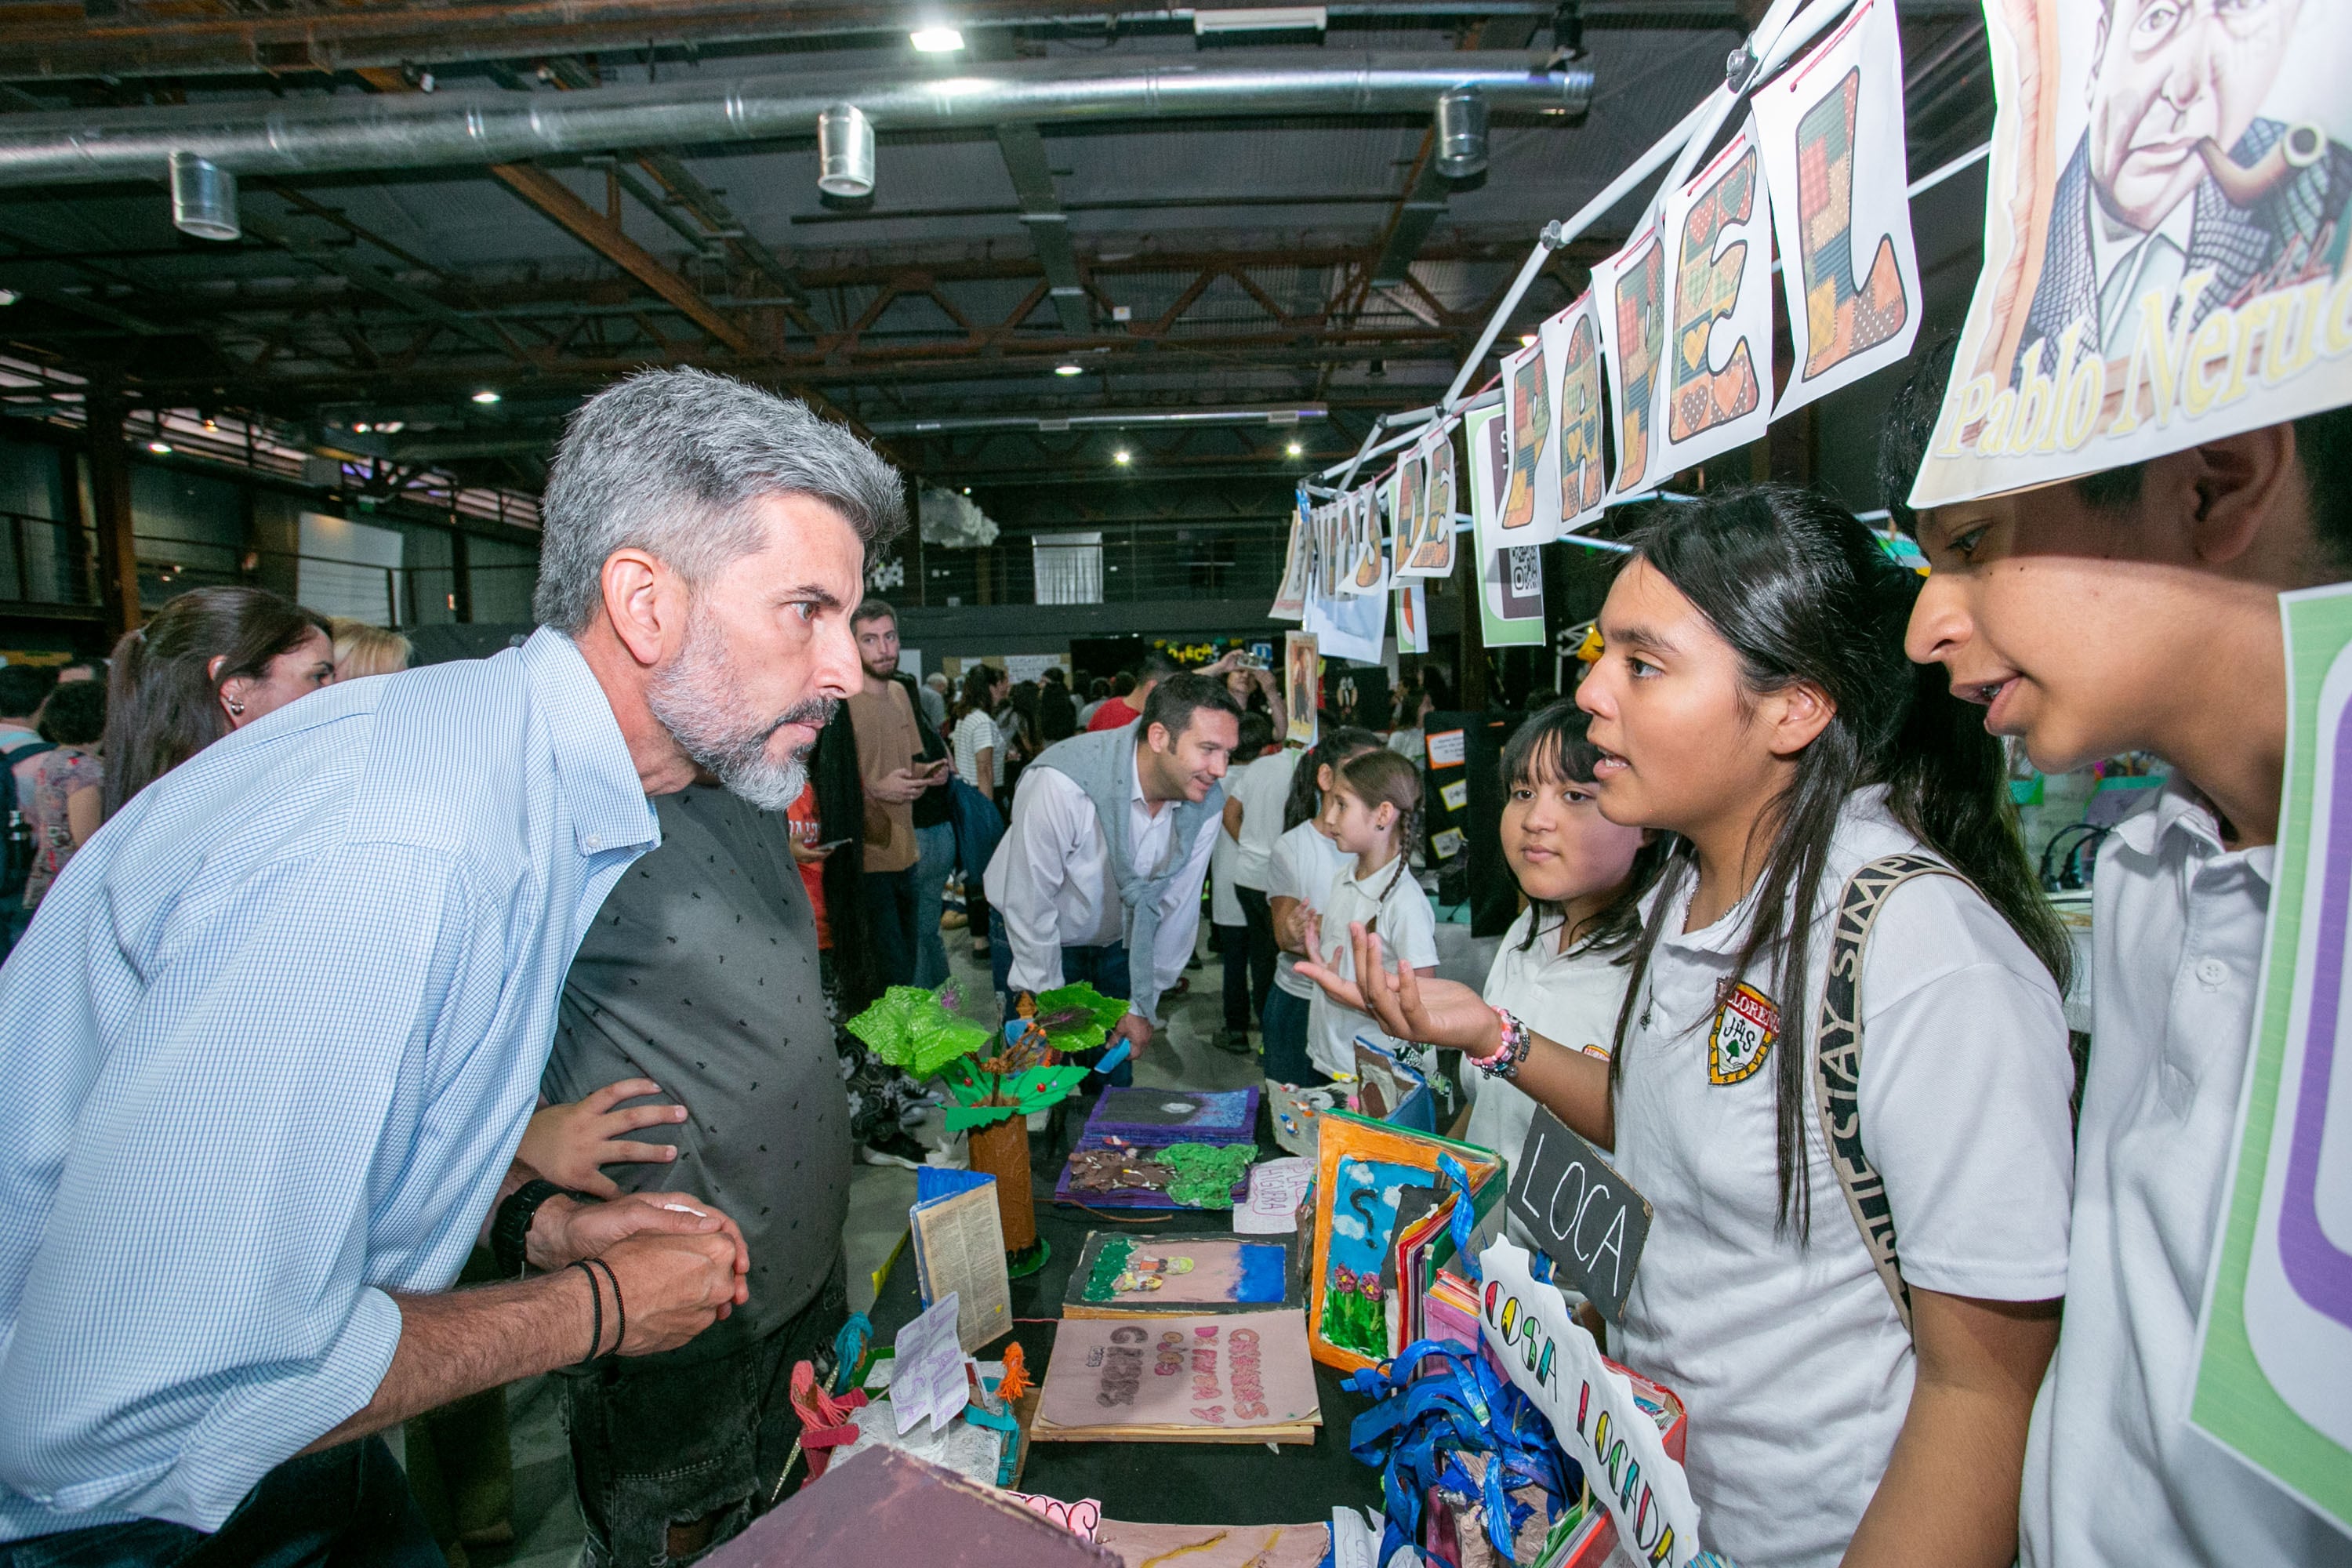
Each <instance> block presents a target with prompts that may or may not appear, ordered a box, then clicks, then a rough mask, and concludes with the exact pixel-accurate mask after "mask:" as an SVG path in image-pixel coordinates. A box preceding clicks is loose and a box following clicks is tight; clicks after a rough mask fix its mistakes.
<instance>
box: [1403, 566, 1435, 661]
mask: <svg viewBox="0 0 2352 1568" xmlns="http://www.w3.org/2000/svg"><path fill="white" fill-rule="evenodd" d="M1396 596H1397V602H1396V617H1397V621H1396V645H1397V652H1399V653H1427V652H1428V651H1429V601H1428V600H1427V599H1426V598H1425V597H1424V596H1423V584H1422V581H1421V579H1420V578H1418V577H1399V578H1398V579H1397V585H1396Z"/></svg>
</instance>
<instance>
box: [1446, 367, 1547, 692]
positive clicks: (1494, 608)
mask: <svg viewBox="0 0 2352 1568" xmlns="http://www.w3.org/2000/svg"><path fill="white" fill-rule="evenodd" d="M1462 430H1463V434H1464V435H1465V436H1466V437H1468V438H1469V449H1470V525H1471V528H1472V535H1471V538H1472V540H1473V542H1474V548H1475V550H1476V552H1477V562H1478V626H1479V632H1480V635H1481V637H1483V638H1484V639H1485V644H1486V647H1528V646H1534V645H1537V644H1540V643H1541V642H1542V641H1543V640H1544V617H1543V552H1542V551H1541V550H1540V549H1539V548H1538V547H1537V546H1535V545H1532V544H1529V545H1524V546H1514V545H1510V544H1507V543H1503V542H1500V541H1501V535H1502V529H1501V528H1500V526H1499V524H1498V520H1499V519H1500V518H1501V516H1502V511H1503V501H1504V498H1505V497H1506V496H1507V494H1508V492H1509V490H1510V486H1511V454H1510V431H1509V426H1508V424H1507V415H1506V413H1505V411H1504V410H1503V409H1501V408H1495V407H1488V408H1480V409H1475V410H1473V411H1472V412H1471V413H1470V414H1468V415H1466V416H1464V418H1463V421H1462Z"/></svg>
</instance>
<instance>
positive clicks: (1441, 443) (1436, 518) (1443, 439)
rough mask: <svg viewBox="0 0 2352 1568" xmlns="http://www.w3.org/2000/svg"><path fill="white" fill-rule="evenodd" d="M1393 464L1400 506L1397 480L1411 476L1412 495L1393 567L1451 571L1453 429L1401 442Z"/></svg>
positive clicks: (1424, 572)
mask: <svg viewBox="0 0 2352 1568" xmlns="http://www.w3.org/2000/svg"><path fill="white" fill-rule="evenodd" d="M1406 451H1407V454H1408V455H1407V458H1406V461H1404V462H1403V463H1402V464H1400V465H1398V468H1397V475H1398V479H1399V498H1400V499H1399V500H1398V505H1399V506H1400V507H1402V506H1404V501H1403V500H1402V487H1403V481H1404V480H1405V479H1406V478H1407V477H1408V476H1410V477H1411V479H1412V482H1413V484H1414V486H1415V488H1416V492H1417V493H1416V495H1415V497H1414V500H1413V502H1412V506H1411V508H1410V509H1409V510H1408V512H1407V514H1406V515H1409V516H1410V518H1411V520H1412V530H1411V534H1410V538H1409V539H1408V537H1407V536H1406V535H1404V534H1402V533H1401V534H1400V535H1399V536H1398V543H1397V558H1396V571H1397V575H1398V576H1400V577H1450V576H1452V575H1453V574H1454V429H1453V426H1440V427H1437V428H1433V429H1432V430H1431V431H1430V432H1429V434H1428V435H1426V436H1423V437H1422V438H1421V439H1420V440H1419V441H1417V442H1415V443H1414V444H1413V445H1412V447H1408V448H1406Z"/></svg>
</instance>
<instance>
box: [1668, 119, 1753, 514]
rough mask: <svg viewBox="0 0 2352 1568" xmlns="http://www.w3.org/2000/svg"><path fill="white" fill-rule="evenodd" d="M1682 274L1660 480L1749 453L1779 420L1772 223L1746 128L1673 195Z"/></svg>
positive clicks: (1676, 276) (1671, 213) (1675, 285)
mask: <svg viewBox="0 0 2352 1568" xmlns="http://www.w3.org/2000/svg"><path fill="white" fill-rule="evenodd" d="M1664 237H1665V241H1666V244H1667V245H1668V247H1670V248H1671V249H1672V252H1673V257H1674V268H1673V273H1672V276H1671V279H1670V283H1671V288H1670V289H1669V294H1670V297H1671V300H1672V308H1671V309H1670V310H1668V312H1667V316H1666V359H1665V365H1664V373H1665V386H1664V395H1663V398H1662V400H1661V402H1660V403H1659V405H1658V415H1657V418H1658V425H1657V432H1658V435H1659V437H1661V439H1660V441H1659V443H1658V473H1657V482H1661V483H1662V482H1664V479H1665V478H1666V476H1667V475H1669V474H1675V473H1679V472H1681V471H1682V470H1683V469H1685V468H1690V467H1692V466H1693V465H1695V464H1697V463H1703V462H1705V461H1706V459H1707V458H1712V457H1714V456H1716V455H1717V453H1721V452H1727V451H1729V450H1730V449H1731V448H1732V447H1743V446H1746V445H1747V444H1748V442H1750V441H1753V440H1755V439H1757V438H1758V437H1760V436H1762V435H1763V434H1764V430H1765V427H1766V426H1769V424H1770V423H1771V422H1772V216H1771V208H1770V205H1769V203H1767V202H1766V200H1765V196H1764V160H1763V158H1762V157H1761V156H1760V155H1759V153H1757V151H1756V140H1755V137H1754V136H1753V135H1752V134H1750V132H1748V131H1746V130H1743V131H1741V132H1740V133H1739V134H1738V135H1737V136H1734V137H1733V138H1732V139H1731V142H1730V144H1729V145H1728V146H1727V147H1725V148H1724V150H1723V151H1722V152H1720V153H1717V154H1716V155H1715V157H1714V159H1713V160H1712V161H1710V162H1709V163H1707V165H1706V167H1705V168H1704V169H1701V170H1700V171H1699V172H1698V175H1697V177H1696V178H1695V179H1693V180H1692V181H1691V182H1690V184H1686V185H1685V186H1684V187H1683V188H1682V189H1681V190H1679V191H1675V192H1674V193H1672V194H1671V195H1668V196H1667V197H1666V216H1665V225H1664Z"/></svg>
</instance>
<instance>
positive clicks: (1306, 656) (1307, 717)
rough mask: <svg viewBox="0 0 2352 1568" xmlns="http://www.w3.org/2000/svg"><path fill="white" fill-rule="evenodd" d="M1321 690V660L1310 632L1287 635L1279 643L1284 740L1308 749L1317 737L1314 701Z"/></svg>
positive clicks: (1316, 716) (1288, 633)
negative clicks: (1284, 720) (1280, 651)
mask: <svg viewBox="0 0 2352 1568" xmlns="http://www.w3.org/2000/svg"><path fill="white" fill-rule="evenodd" d="M1322 689H1323V660H1322V658H1321V657H1320V656H1319V655H1318V653H1317V651H1316V647H1315V634H1314V633H1312V632H1286V633H1285V634H1284V636H1283V641H1282V706H1283V709H1284V710H1285V712H1286V714H1287V715H1288V727H1287V728H1286V729H1285V730H1284V731H1283V739H1284V740H1286V741H1287V742H1290V743H1291V744H1292V745H1294V746H1311V745H1313V744H1314V743H1315V742H1316V738H1317V735H1318V730H1317V728H1316V726H1317V724H1318V712H1317V698H1318V695H1319V694H1320V693H1321V691H1322Z"/></svg>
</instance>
